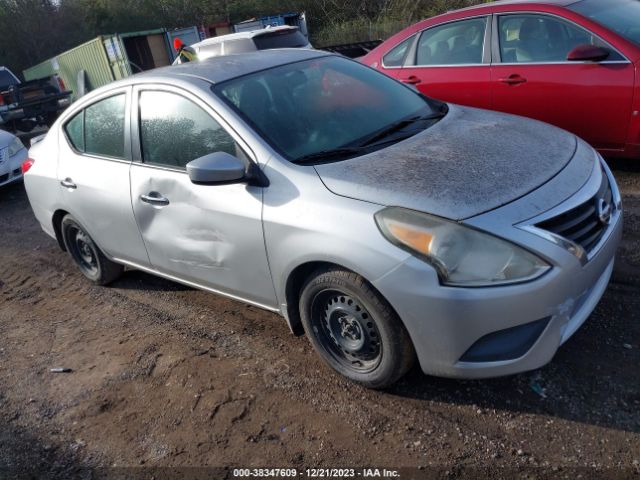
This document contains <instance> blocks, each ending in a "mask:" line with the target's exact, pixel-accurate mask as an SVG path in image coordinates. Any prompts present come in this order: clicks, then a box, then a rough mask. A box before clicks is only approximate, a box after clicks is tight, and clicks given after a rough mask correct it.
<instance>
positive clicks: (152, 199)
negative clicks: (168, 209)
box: [140, 192, 169, 207]
mask: <svg viewBox="0 0 640 480" xmlns="http://www.w3.org/2000/svg"><path fill="white" fill-rule="evenodd" d="M140 200H141V201H143V202H144V203H148V204H149V205H153V206H155V207H165V206H167V205H169V199H168V198H165V197H163V196H162V195H161V194H159V193H158V192H149V194H148V195H140Z"/></svg>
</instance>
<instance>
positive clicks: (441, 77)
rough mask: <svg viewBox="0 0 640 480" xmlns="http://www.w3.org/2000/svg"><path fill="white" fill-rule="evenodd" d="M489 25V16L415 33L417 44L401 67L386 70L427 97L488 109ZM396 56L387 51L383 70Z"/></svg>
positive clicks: (489, 74)
mask: <svg viewBox="0 0 640 480" xmlns="http://www.w3.org/2000/svg"><path fill="white" fill-rule="evenodd" d="M488 23H489V17H486V16H483V17H474V18H469V19H466V20H459V21H455V22H450V23H445V24H443V25H437V26H435V27H431V28H428V29H426V30H424V31H423V32H421V33H419V34H418V35H419V37H418V39H417V43H416V45H415V46H414V47H412V48H411V50H410V51H409V52H408V53H407V55H408V57H407V58H406V59H405V60H404V66H403V67H402V68H390V69H388V70H389V72H391V74H392V75H393V76H394V77H395V78H397V79H398V80H400V81H402V82H405V83H408V84H412V85H415V86H416V88H417V89H418V90H419V91H420V92H422V93H424V94H425V95H427V96H429V97H432V98H437V99H438V100H442V101H445V102H451V103H457V104H460V105H468V106H471V107H478V108H489V107H490V105H491V71H490V64H489V61H490V52H489V47H488V45H489V35H488V31H489V28H488ZM398 47H402V45H399V46H398ZM398 53H399V51H395V52H394V50H392V51H390V52H389V54H387V55H386V56H385V57H384V58H383V60H382V68H383V69H384V66H385V65H386V63H385V62H390V63H393V61H394V59H395V57H394V55H397V54H398ZM392 54H394V55H392ZM385 72H386V70H385Z"/></svg>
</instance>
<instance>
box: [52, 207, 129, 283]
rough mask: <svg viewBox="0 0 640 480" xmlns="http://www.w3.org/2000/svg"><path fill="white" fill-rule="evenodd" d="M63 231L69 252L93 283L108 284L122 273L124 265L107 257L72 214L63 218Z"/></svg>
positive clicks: (63, 237) (65, 244)
mask: <svg viewBox="0 0 640 480" xmlns="http://www.w3.org/2000/svg"><path fill="white" fill-rule="evenodd" d="M61 231H62V239H63V241H64V246H65V247H66V249H67V252H69V255H71V258H73V261H74V262H75V263H76V265H77V266H78V268H79V269H80V271H81V272H82V273H83V274H84V276H85V277H87V278H88V279H89V280H91V281H92V282H93V283H95V284H97V285H106V284H108V283H111V282H113V281H114V280H115V279H116V278H118V277H119V276H120V275H121V274H122V272H123V271H124V267H123V266H122V265H118V264H117V263H114V262H112V261H111V260H109V259H108V258H107V257H105V255H104V253H102V252H101V251H100V249H99V248H98V246H97V245H96V244H95V242H94V241H93V239H92V238H91V237H90V236H89V234H88V233H87V232H86V231H85V230H84V229H83V228H82V226H80V224H79V223H78V222H77V221H76V219H75V218H73V217H72V216H71V215H66V216H65V217H64V218H63V219H62V223H61Z"/></svg>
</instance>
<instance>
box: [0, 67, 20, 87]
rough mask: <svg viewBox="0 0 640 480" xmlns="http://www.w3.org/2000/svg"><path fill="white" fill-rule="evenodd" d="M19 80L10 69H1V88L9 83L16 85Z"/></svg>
mask: <svg viewBox="0 0 640 480" xmlns="http://www.w3.org/2000/svg"><path fill="white" fill-rule="evenodd" d="M17 83H18V81H17V80H16V79H15V77H14V76H13V75H11V73H9V71H8V70H4V69H3V70H0V88H4V87H8V86H9V85H16V84H17Z"/></svg>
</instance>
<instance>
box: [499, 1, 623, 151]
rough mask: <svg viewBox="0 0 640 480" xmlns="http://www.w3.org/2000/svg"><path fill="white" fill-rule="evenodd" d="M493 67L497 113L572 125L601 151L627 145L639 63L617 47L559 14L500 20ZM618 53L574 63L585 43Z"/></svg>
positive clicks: (504, 16) (510, 16) (506, 16)
mask: <svg viewBox="0 0 640 480" xmlns="http://www.w3.org/2000/svg"><path fill="white" fill-rule="evenodd" d="M494 28H495V31H496V34H494V36H493V37H494V45H493V49H494V55H493V57H494V64H493V66H492V69H491V79H492V85H493V104H492V108H493V109H494V110H498V111H502V112H508V113H514V114H517V115H523V116H526V117H530V118H535V119H537V120H542V121H544V122H548V123H551V124H553V125H556V126H558V127H561V128H564V129H566V130H568V131H570V132H572V133H574V134H576V135H578V136H579V137H581V138H583V139H584V140H586V141H587V142H589V143H591V144H592V145H593V146H595V147H596V148H600V149H612V150H615V149H620V148H623V147H624V144H625V142H626V136H627V132H628V128H629V122H630V119H631V107H632V99H633V84H634V75H635V74H634V66H633V64H631V63H630V62H629V61H627V59H626V58H625V57H624V56H623V55H622V54H621V53H619V52H618V51H616V50H615V49H614V48H613V47H612V46H610V45H608V44H606V43H605V42H604V41H603V40H601V39H599V38H598V37H596V36H595V35H593V34H592V33H590V32H588V31H587V30H585V29H583V28H582V27H580V26H578V25H576V24H575V23H573V22H569V21H568V20H565V19H562V18H560V17H557V16H554V15H546V14H537V13H526V14H502V15H496V17H495V21H494ZM583 44H593V45H599V46H604V47H606V48H608V49H609V50H610V52H611V53H610V55H609V58H608V59H607V60H606V61H603V62H599V63H595V62H569V61H567V56H568V54H569V52H570V51H571V50H572V49H573V48H575V47H576V46H578V45H583Z"/></svg>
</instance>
